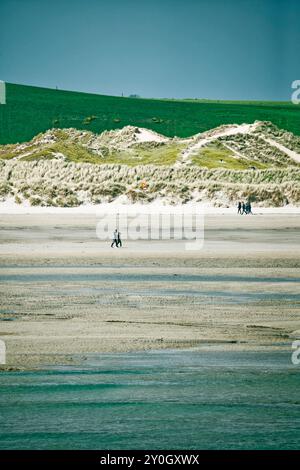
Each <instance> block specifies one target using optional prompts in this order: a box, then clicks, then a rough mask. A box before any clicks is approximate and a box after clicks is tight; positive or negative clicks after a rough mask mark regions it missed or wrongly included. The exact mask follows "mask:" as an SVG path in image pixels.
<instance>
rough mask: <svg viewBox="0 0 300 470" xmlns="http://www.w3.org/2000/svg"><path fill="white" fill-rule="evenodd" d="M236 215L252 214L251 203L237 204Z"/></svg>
mask: <svg viewBox="0 0 300 470" xmlns="http://www.w3.org/2000/svg"><path fill="white" fill-rule="evenodd" d="M238 214H241V215H243V214H252V208H251V202H250V201H247V202H241V201H239V202H238Z"/></svg>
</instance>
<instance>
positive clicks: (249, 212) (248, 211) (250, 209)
mask: <svg viewBox="0 0 300 470" xmlns="http://www.w3.org/2000/svg"><path fill="white" fill-rule="evenodd" d="M247 214H252V215H253V212H252V207H251V202H250V201H248V204H247Z"/></svg>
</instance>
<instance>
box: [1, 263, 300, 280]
mask: <svg viewBox="0 0 300 470" xmlns="http://www.w3.org/2000/svg"><path fill="white" fill-rule="evenodd" d="M35 269H36V267H35ZM47 269H49V268H47ZM22 270H24V268H22ZM0 273H1V270H0ZM55 281H64V282H82V281H126V282H137V281H138V282H143V281H145V282H147V281H151V282H155V281H157V282H237V283H300V277H264V276H234V275H222V274H218V275H204V274H201V275H199V274H145V273H136V274H133V273H130V272H126V271H125V272H123V273H105V272H104V273H99V272H97V273H85V272H83V273H80V272H79V273H78V270H77V272H73V273H72V272H70V271H68V272H65V273H60V272H54V273H45V272H43V268H41V271H40V272H39V273H28V274H27V273H26V272H25V273H18V274H9V273H7V272H5V271H4V273H3V274H2V273H1V274H0V282H55Z"/></svg>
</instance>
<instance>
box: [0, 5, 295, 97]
mask: <svg viewBox="0 0 300 470" xmlns="http://www.w3.org/2000/svg"><path fill="white" fill-rule="evenodd" d="M299 22H300V0H0V80H1V79H2V80H5V81H7V82H11V83H22V84H28V85H36V86H43V87H51V88H55V87H56V86H57V87H58V88H59V89H65V90H77V91H84V92H92V93H99V94H107V95H121V94H122V93H123V94H124V96H128V95H130V94H138V95H140V96H143V97H147V98H151V97H153V98H207V99H228V100H231V99H232V100H289V99H290V96H291V83H292V82H293V81H294V80H297V79H300V28H299Z"/></svg>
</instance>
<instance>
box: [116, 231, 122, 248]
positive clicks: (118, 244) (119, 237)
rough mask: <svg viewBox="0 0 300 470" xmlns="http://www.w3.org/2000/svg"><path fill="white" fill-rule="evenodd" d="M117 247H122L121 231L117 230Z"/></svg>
mask: <svg viewBox="0 0 300 470" xmlns="http://www.w3.org/2000/svg"><path fill="white" fill-rule="evenodd" d="M117 247H118V248H122V240H121V233H120V232H119V231H118V238H117Z"/></svg>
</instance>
